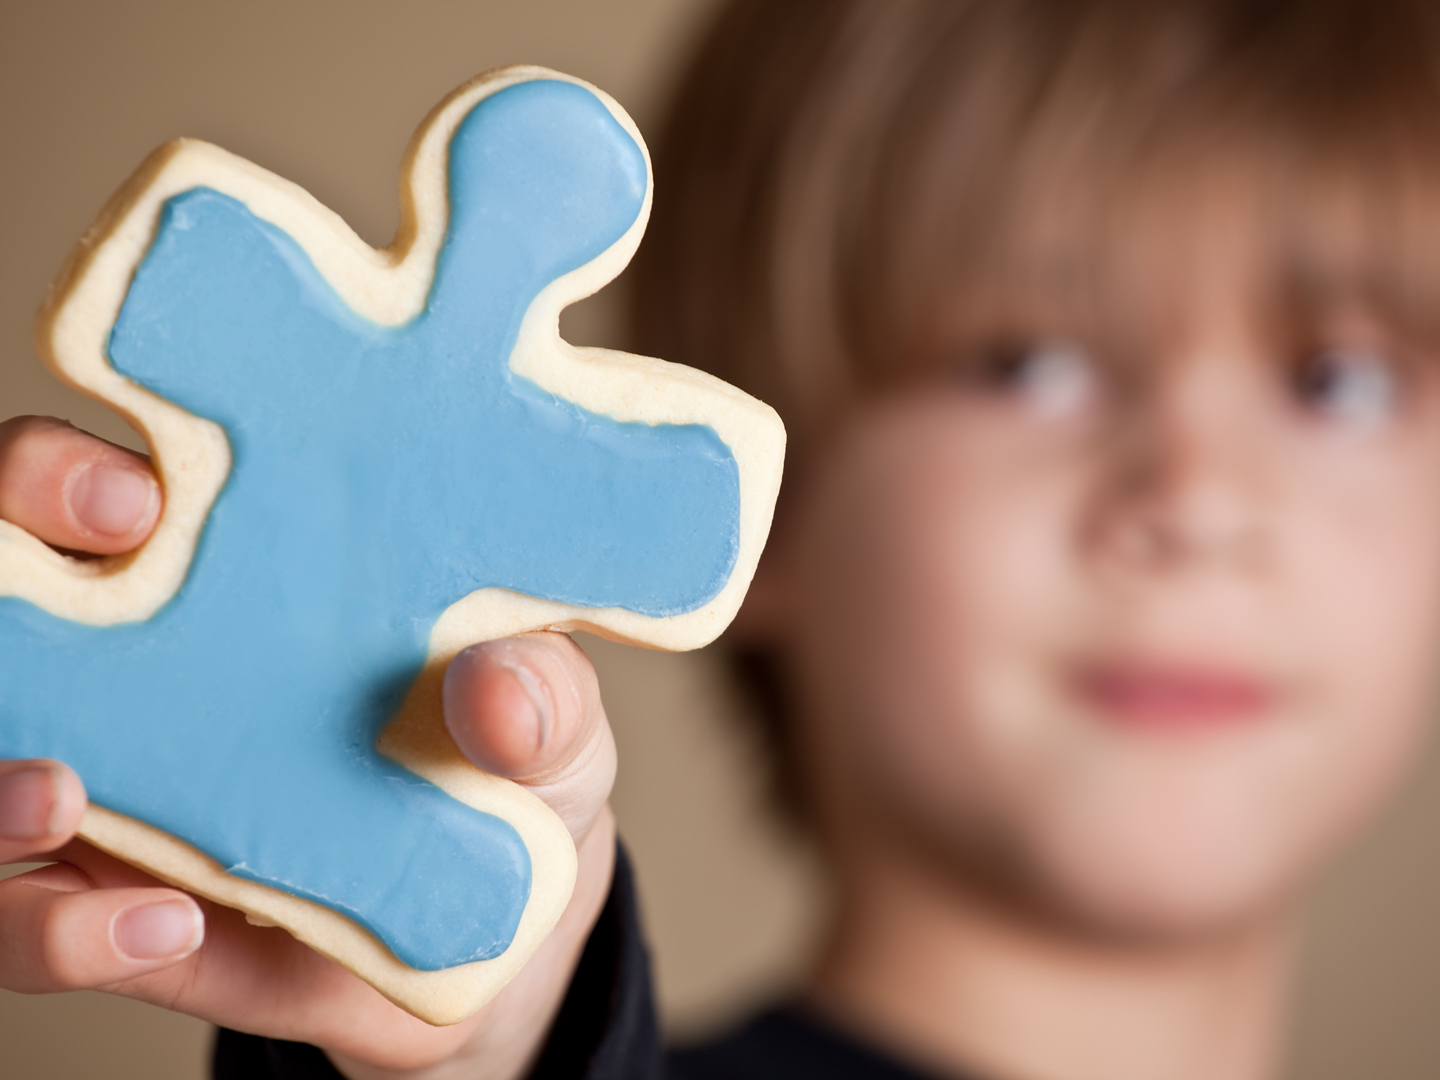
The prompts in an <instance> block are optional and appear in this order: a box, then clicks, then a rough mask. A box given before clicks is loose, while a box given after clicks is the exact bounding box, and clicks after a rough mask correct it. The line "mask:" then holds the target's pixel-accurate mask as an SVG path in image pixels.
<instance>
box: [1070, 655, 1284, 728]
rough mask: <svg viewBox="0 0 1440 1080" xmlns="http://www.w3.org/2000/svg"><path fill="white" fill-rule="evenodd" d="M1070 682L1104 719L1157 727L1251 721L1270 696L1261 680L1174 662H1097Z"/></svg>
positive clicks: (1267, 705)
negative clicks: (1173, 663) (1160, 663)
mask: <svg viewBox="0 0 1440 1080" xmlns="http://www.w3.org/2000/svg"><path fill="white" fill-rule="evenodd" d="M1075 685H1076V690H1077V691H1078V693H1079V695H1080V697H1081V698H1082V699H1083V700H1084V701H1085V702H1086V703H1087V704H1088V705H1090V706H1091V707H1092V708H1093V709H1095V710H1096V711H1097V712H1099V713H1100V714H1101V715H1102V716H1103V717H1104V718H1105V719H1106V720H1109V721H1111V722H1113V723H1116V724H1121V725H1124V726H1127V727H1140V728H1153V729H1161V730H1164V729H1180V730H1184V729H1194V728H1209V727H1220V726H1225V725H1231V724H1237V723H1245V722H1253V721H1256V720H1259V719H1260V718H1261V717H1263V716H1264V715H1265V713H1266V712H1267V711H1269V709H1270V707H1271V706H1272V705H1273V704H1274V697H1275V695H1274V693H1273V691H1272V690H1271V689H1270V688H1269V687H1268V686H1267V685H1266V684H1265V683H1264V682H1261V681H1260V680H1258V679H1256V678H1254V677H1251V676H1249V675H1246V674H1243V673H1239V672H1234V671H1224V670H1214V669H1203V668H1192V667H1184V666H1174V665H1157V664H1103V665H1097V666H1095V667H1090V668H1086V669H1083V670H1082V671H1080V672H1079V674H1078V675H1077V677H1076V679H1075Z"/></svg>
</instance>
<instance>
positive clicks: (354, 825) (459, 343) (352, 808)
mask: <svg viewBox="0 0 1440 1080" xmlns="http://www.w3.org/2000/svg"><path fill="white" fill-rule="evenodd" d="M645 183H646V176H645V160H644V157H643V155H642V153H641V151H640V149H639V147H637V146H636V144H635V142H634V141H633V140H632V139H631V138H630V137H629V135H627V134H626V132H625V131H624V129H623V128H621V127H620V126H619V124H617V123H616V122H615V120H614V118H613V117H612V116H611V115H610V114H609V112H608V111H607V110H606V108H605V107H604V105H603V104H602V103H601V102H600V101H599V100H598V99H596V98H595V97H594V95H592V94H591V93H589V92H588V91H587V90H585V89H583V88H581V87H578V86H575V85H572V84H570V83H564V82H558V81H539V82H531V83H524V84H521V85H519V86H515V87H511V88H508V89H505V90H502V91H500V92H499V93H496V94H494V95H493V96H491V97H489V98H486V99H485V100H483V101H481V102H480V103H479V104H478V105H477V106H476V107H475V108H474V109H473V110H472V112H471V113H470V114H469V116H468V117H467V118H466V119H465V120H464V121H463V122H462V124H461V125H460V127H459V128H458V129H457V131H456V133H455V135H454V138H453V140H452V142H451V146H450V165H449V184H450V210H451V219H450V223H449V230H448V233H447V237H446V241H445V245H444V248H443V249H442V252H441V256H440V260H439V264H438V266H437V269H436V277H435V283H434V285H433V288H432V290H431V294H430V296H429V299H428V303H427V306H426V309H425V310H424V311H423V312H422V313H421V314H420V315H418V316H417V317H416V318H415V319H413V320H412V321H411V322H409V323H407V324H406V325H404V326H400V327H384V326H380V325H378V324H375V323H373V322H370V321H368V320H366V319H364V318H362V317H360V316H359V315H357V314H356V313H355V312H354V311H353V310H351V309H350V308H349V307H348V306H346V304H345V303H344V302H343V301H342V300H341V299H340V298H339V297H338V296H337V294H336V293H335V292H334V290H333V289H332V288H331V287H330V286H329V285H328V283H327V282H326V281H325V280H324V279H323V278H322V277H321V276H320V275H319V273H318V272H317V271H316V270H315V268H314V266H313V265H312V263H311V262H310V260H309V258H308V256H307V255H306V254H305V253H304V251H303V250H302V249H301V248H300V247H299V246H298V245H297V244H296V243H295V242H294V241H293V240H292V239H291V238H290V237H289V236H288V235H287V234H285V233H283V232H281V231H280V230H279V229H277V228H275V227H274V226H272V225H269V224H267V223H265V222H263V221H261V220H259V219H258V218H256V217H255V216H254V215H252V214H251V213H250V212H249V211H248V210H247V209H246V208H245V207H244V206H243V205H241V204H240V203H239V202H237V201H235V200H234V199H231V198H229V197H227V196H225V195H221V194H219V193H217V192H215V191H211V190H208V189H204V188H201V189H196V190H194V191H191V192H187V193H185V194H183V195H180V196H177V197H175V198H173V199H171V200H170V201H169V202H168V203H167V204H166V208H165V210H164V213H163V217H162V220H161V224H160V227H159V231H158V233H157V236H156V238H155V241H154V243H153V245H152V247H151V249H150V251H149V253H148V254H147V255H146V257H145V259H144V261H143V263H142V264H141V266H140V268H139V270H138V271H137V273H136V276H135V280H134V283H133V285H132V286H131V289H130V292H129V295H128V297H127V299H126V301H125V305H124V308H123V310H122V312H121V315H120V318H119V319H118V321H117V323H116V325H115V327H114V330H113V332H112V335H111V337H110V359H111V362H112V363H113V364H114V365H115V367H116V368H117V369H118V370H119V371H121V372H122V373H123V374H125V375H126V376H128V377H129V378H131V379H133V380H134V381H136V382H138V383H140V384H142V385H144V386H146V387H148V388H150V389H151V390H154V391H155V392H156V393H158V394H160V395H161V396H162V397H165V398H168V399H170V400H171V401H174V402H176V403H178V404H179V405H181V406H182V407H184V408H185V409H187V410H189V411H191V412H193V413H195V414H197V415H199V416H203V417H207V418H209V419H211V420H214V421H216V422H217V423H219V424H220V425H221V426H222V427H223V428H224V430H225V432H226V433H227V435H228V437H229V440H230V446H231V449H232V452H233V455H234V465H233V468H232V471H231V474H230V476H229V478H228V480H227V482H226V485H225V487H224V489H223V490H222V492H221V494H220V496H219V498H218V500H217V501H216V503H215V506H214V508H213V510H212V512H211V514H210V517H209V519H208V521H207V523H206V526H205V529H204V532H203V534H202V537H201V541H200V544H199V548H198V551H197V553H196V556H195V560H194V562H193V564H192V566H191V567H190V570H189V573H188V575H187V577H186V580H185V582H184V585H183V586H182V588H181V589H180V591H179V593H178V594H177V595H176V596H175V597H174V599H172V600H171V601H170V603H169V604H167V605H166V606H165V607H164V608H163V609H162V610H161V611H160V612H159V613H158V614H156V615H155V616H154V617H152V618H151V619H149V620H148V621H146V622H143V623H131V624H125V625H120V626H112V627H103V628H102V627H92V626H87V625H82V624H77V623H73V622H68V621H66V620H63V619H59V618H56V617H54V616H52V615H50V614H48V613H46V612H44V611H42V610H40V609H39V608H37V607H34V606H32V605H30V604H28V603H26V602H24V601H20V600H18V599H14V598H5V599H0V757H32V756H45V757H55V758H59V759H61V760H64V761H66V762H68V763H69V764H70V765H71V766H73V767H74V768H75V769H76V770H77V771H78V772H79V774H80V776H81V778H82V779H83V780H84V781H85V784H86V786H87V788H88V789H89V792H90V796H91V798H92V800H93V801H94V802H95V803H97V804H98V805H101V806H105V807H108V808H109V809H111V810H115V811H118V812H119V813H122V814H127V815H129V816H131V817H134V818H138V819H140V820H142V821H145V822H148V823H150V824H152V825H155V826H157V827H159V828H160V829H162V830H164V831H165V832H167V833H170V834H172V835H174V836H176V837H178V838H180V839H182V840H184V841H186V842H187V843H189V844H191V845H193V846H194V847H196V848H198V849H200V850H201V851H203V852H205V853H206V854H208V855H210V856H212V857H213V858H215V859H217V860H218V861H219V862H220V863H221V865H222V866H224V867H226V868H227V870H228V871H229V872H230V873H232V874H235V875H238V876H241V877H244V878H249V879H252V880H255V881H259V882H263V883H265V884H267V885H272V886H275V887H277V888H280V889H283V890H285V891H287V892H290V893H293V894H295V895H298V896H303V897H307V898H310V899H312V900H316V901H319V902H320V903H322V904H325V905H327V906H329V907H331V908H333V909H335V910H336V911H339V912H342V913H344V914H345V915H347V916H349V917H350V918H352V919H354V920H355V921H356V922H357V923H359V924H361V925H363V926H365V927H367V928H368V929H370V930H371V931H373V932H374V933H375V934H376V935H377V936H378V937H379V938H380V939H381V940H382V941H384V942H385V944H386V945H387V946H388V947H389V948H390V949H391V950H392V951H393V952H394V953H395V954H396V955H397V956H398V957H399V958H400V959H401V960H403V961H404V962H405V963H407V964H409V965H411V966H412V967H416V968H421V969H425V970H435V969H438V968H443V967H449V966H452V965H455V964H459V963H464V962H467V961H471V960H479V959H486V958H489V957H493V956H496V955H498V954H499V953H501V952H503V951H504V949H505V948H507V947H508V945H509V943H510V941H511V938H512V937H513V935H514V933H515V929H516V926H517V924H518V922H519V919H520V916H521V913H522V911H523V909H524V906H525V903H526V900H527V898H528V896H529V892H530V887H531V867H530V862H529V857H528V854H527V852H526V849H525V846H524V844H523V843H522V842H521V840H520V838H519V836H518V834H517V833H516V832H515V830H514V829H513V828H512V827H511V826H510V825H509V824H508V823H506V822H505V821H503V820H501V819H499V818H497V817H493V816H491V815H488V814H483V813H480V812H479V811H476V810H474V809H472V808H470V807H468V806H466V805H464V804H463V803H461V802H459V801H457V800H455V799H453V798H451V797H450V796H449V795H447V794H446V793H445V792H443V791H441V790H440V789H439V788H437V787H435V786H433V785H431V784H430V783H428V782H426V781H424V780H422V779H420V778H419V777H417V776H415V775H413V774H412V773H410V772H408V771H406V770H404V769H402V768H400V767H399V766H397V765H396V764H394V763H393V762H390V761H389V760H387V759H385V758H383V757H381V756H380V755H379V754H378V753H377V752H376V750H375V740H376V736H377V735H378V733H379V731H380V730H381V729H382V728H383V727H384V725H385V724H386V723H387V722H388V721H389V720H390V719H391V717H393V716H394V714H395V712H396V710H397V708H398V706H399V703H400V701H401V699H402V697H403V696H404V694H405V692H406V690H407V689H408V688H409V686H410V684H411V683H412V682H413V680H414V678H415V676H416V675H417V674H418V672H419V670H420V667H421V665H422V662H423V660H424V657H425V654H426V650H427V643H428V640H429V635H430V631H431V629H432V627H433V626H434V624H435V622H436V620H437V619H438V617H439V616H440V614H441V613H442V612H443V611H444V610H445V608H447V607H448V606H450V605H451V604H453V603H454V602H455V601H457V600H459V599H460V598H462V597H464V596H465V595H466V594H468V593H470V592H472V591H474V590H476V589H480V588H484V587H487V586H503V587H505V588H509V589H514V590H517V591H519V592H523V593H527V594H529V595H532V596H537V597H545V598H549V599H554V600H561V601H565V602H567V603H570V604H576V605H582V606H586V607H610V606H618V607H623V608H627V609H629V610H631V611H635V612H639V613H642V614H645V615H653V616H664V615H671V614H675V613H679V612H686V611H691V610H694V609H695V608H698V607H699V606H701V605H703V604H704V603H705V602H706V601H708V600H709V599H711V598H712V597H713V596H715V594H716V593H718V592H719V591H720V589H721V588H722V587H723V586H724V584H725V582H726V581H727V579H728V578H729V575H730V571H731V569H732V567H733V565H734V562H735V558H736V552H737V546H738V522H739V506H740V503H739V479H738V470H737V467H736V463H735V460H734V457H733V455H732V454H731V452H730V450H729V448H728V447H726V446H725V445H724V444H723V443H722V442H721V441H720V439H719V438H718V436H716V434H715V433H714V431H713V430H711V429H710V428H708V427H701V426H649V425H644V424H631V423H617V422H615V421H613V420H610V419H608V418H606V417H603V416H599V415H596V414H593V413H588V412H586V411H584V410H583V409H580V408H578V407H576V406H575V405H573V404H571V403H569V402H566V401H564V400H562V399H559V398H557V397H555V396H554V395H552V394H549V393H547V392H545V391H544V390H542V389H540V388H539V387H538V386H536V385H535V384H533V383H531V382H528V381H526V380H525V379H522V378H520V377H518V376H516V375H514V374H513V373H512V372H511V371H510V370H509V366H508V359H509V355H510V352H511V350H512V348H513V347H514V344H515V341H516V336H517V332H518V330H519V326H520V322H521V318H522V316H523V315H524V313H525V311H526V308H527V307H528V306H529V304H530V302H531V300H532V299H533V298H534V297H535V296H536V294H537V293H538V292H539V291H540V290H541V289H542V288H544V287H545V286H546V285H547V284H549V282H551V281H552V280H554V279H555V278H556V277H559V276H560V275H562V274H564V273H566V272H568V271H570V270H573V269H575V268H577V267H579V266H582V265H584V264H585V263H587V262H589V261H590V260H592V259H594V258H595V257H596V256H597V255H599V254H600V253H601V252H603V251H604V250H605V249H606V248H608V247H609V246H610V245H611V244H613V243H614V242H615V241H616V240H617V239H619V238H620V237H621V236H622V235H623V234H624V233H625V232H626V230H628V229H629V228H630V226H631V225H632V224H633V223H634V221H635V220H636V217H637V216H638V215H639V213H640V211H641V208H642V203H643V198H644V193H645ZM0 558H3V548H0Z"/></svg>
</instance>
